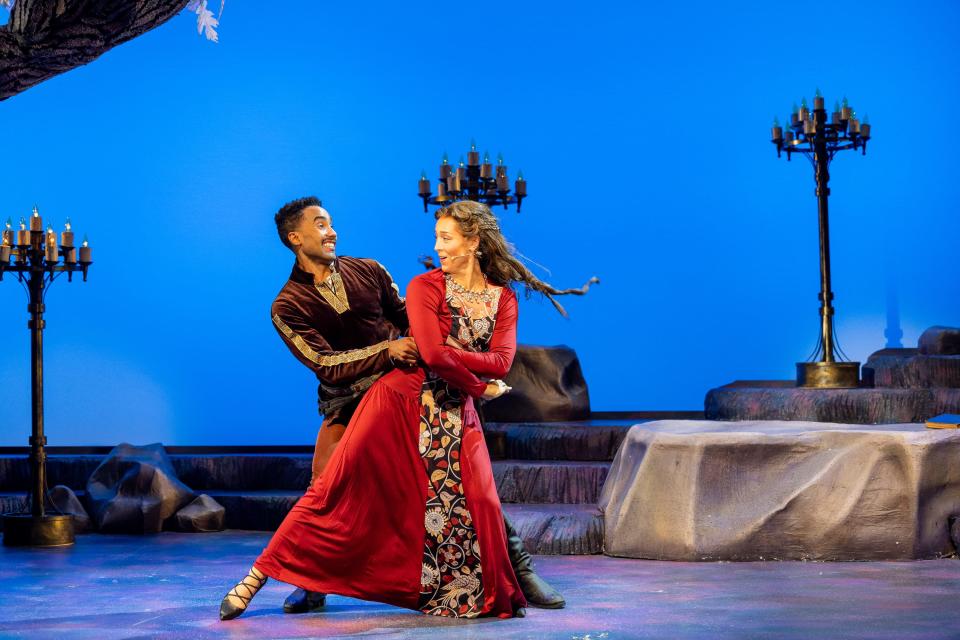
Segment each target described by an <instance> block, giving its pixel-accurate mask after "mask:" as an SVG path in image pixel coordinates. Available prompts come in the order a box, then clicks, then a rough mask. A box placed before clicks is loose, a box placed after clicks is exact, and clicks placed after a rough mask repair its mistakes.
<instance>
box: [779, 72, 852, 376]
mask: <svg viewBox="0 0 960 640" xmlns="http://www.w3.org/2000/svg"><path fill="white" fill-rule="evenodd" d="M868 140H870V124H869V121H868V120H867V119H864V121H863V124H861V123H860V121H859V120H858V119H857V116H856V113H855V112H854V111H853V109H852V108H851V107H850V105H849V103H848V102H847V99H846V98H844V99H843V104H842V105H841V104H840V103H836V106H835V107H834V110H833V113H832V114H831V117H830V121H829V122H827V110H826V109H825V108H824V100H823V96H822V95H821V94H820V90H819V89H818V90H817V93H816V97H814V99H813V111H812V112H811V111H810V109H809V108H808V106H807V101H806V100H805V99H804V100H803V102H802V103H801V106H800V107H799V108H798V107H797V106H796V105H794V108H793V113H792V114H791V115H790V124H789V126H788V127H787V130H786V136H784V131H783V129H782V128H781V127H780V123H779V121H777V120H776V119H774V121H773V140H772V142H773V144H775V145H776V147H777V157H778V158H779V157H780V156H781V154H782V153H783V152H784V151H786V153H787V160H788V161H789V160H790V156H791V155H792V154H794V153H801V154H803V155H804V156H805V157H806V158H807V159H808V160H810V162H811V163H812V164H813V167H814V180H815V181H816V183H817V188H816V195H817V208H818V210H819V219H820V296H819V297H820V337H819V339H818V341H817V347H816V349H814V352H813V354H812V355H811V357H810V359H809V360H808V361H807V362H799V363H797V386H800V387H814V388H820V389H846V388H852V387H857V386H859V384H860V363H859V362H844V361H839V360H838V359H837V357H838V355H839V356H841V357H842V358H844V359H846V357H845V355H844V354H843V351H842V350H841V349H840V347H839V344H838V341H837V339H836V331H835V329H834V327H833V316H834V308H833V290H832V289H831V285H830V225H829V218H828V214H827V198H828V197H829V196H830V188H829V187H828V186H827V184H828V182H829V181H830V172H829V165H830V161H831V160H833V157H834V156H835V155H836V154H837V153H838V152H840V151H843V150H844V149H853V150H854V151H856V150H857V149H860V150H861V151H862V153H863V155H866V153H867V141H868Z"/></svg>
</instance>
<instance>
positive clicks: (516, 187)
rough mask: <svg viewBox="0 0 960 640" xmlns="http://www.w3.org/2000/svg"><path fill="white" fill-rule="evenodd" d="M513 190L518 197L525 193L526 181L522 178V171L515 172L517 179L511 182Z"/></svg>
mask: <svg viewBox="0 0 960 640" xmlns="http://www.w3.org/2000/svg"><path fill="white" fill-rule="evenodd" d="M513 191H514V193H515V194H516V195H517V197H518V198H520V197H523V196H525V195H527V181H526V180H524V179H523V171H518V172H517V181H516V182H514V184H513Z"/></svg>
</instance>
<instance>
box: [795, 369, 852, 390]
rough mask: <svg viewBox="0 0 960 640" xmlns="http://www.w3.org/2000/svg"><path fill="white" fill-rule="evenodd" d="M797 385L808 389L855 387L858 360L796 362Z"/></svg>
mask: <svg viewBox="0 0 960 640" xmlns="http://www.w3.org/2000/svg"><path fill="white" fill-rule="evenodd" d="M797 386H798V387H806V388H808V389H856V388H857V387H859V386H860V363H859V362H798V363H797Z"/></svg>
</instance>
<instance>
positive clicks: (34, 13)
mask: <svg viewBox="0 0 960 640" xmlns="http://www.w3.org/2000/svg"><path fill="white" fill-rule="evenodd" d="M187 2H188V0H17V2H16V3H15V4H14V5H13V9H12V11H11V13H10V22H9V23H7V24H6V25H5V26H3V27H0V100H6V99H7V98H9V97H10V96H14V95H16V94H18V93H20V92H21V91H24V90H26V89H29V88H30V87H32V86H33V85H35V84H39V83H40V82H43V81H44V80H46V79H47V78H51V77H53V76H55V75H57V74H60V73H63V72H64V71H69V70H70V69H73V68H76V67H79V66H81V65H84V64H87V63H88V62H90V61H91V60H95V59H96V58H98V57H100V55H101V54H103V53H104V52H106V51H109V50H110V49H112V48H113V47H115V46H117V45H118V44H122V43H124V42H126V41H127V40H131V39H133V38H136V37H137V36H139V35H141V34H143V33H146V32H147V31H150V30H151V29H153V28H154V27H158V26H160V25H161V24H163V23H164V22H166V21H167V20H169V19H170V18H172V17H173V16H175V15H176V14H177V13H179V12H180V11H181V10H182V9H183V8H184V7H185V6H187Z"/></svg>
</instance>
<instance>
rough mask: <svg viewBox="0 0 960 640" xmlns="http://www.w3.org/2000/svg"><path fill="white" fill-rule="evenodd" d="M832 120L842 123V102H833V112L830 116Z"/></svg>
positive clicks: (835, 122) (832, 121)
mask: <svg viewBox="0 0 960 640" xmlns="http://www.w3.org/2000/svg"><path fill="white" fill-rule="evenodd" d="M830 122H831V123H833V124H840V103H839V102H834V103H833V114H831V116H830Z"/></svg>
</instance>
